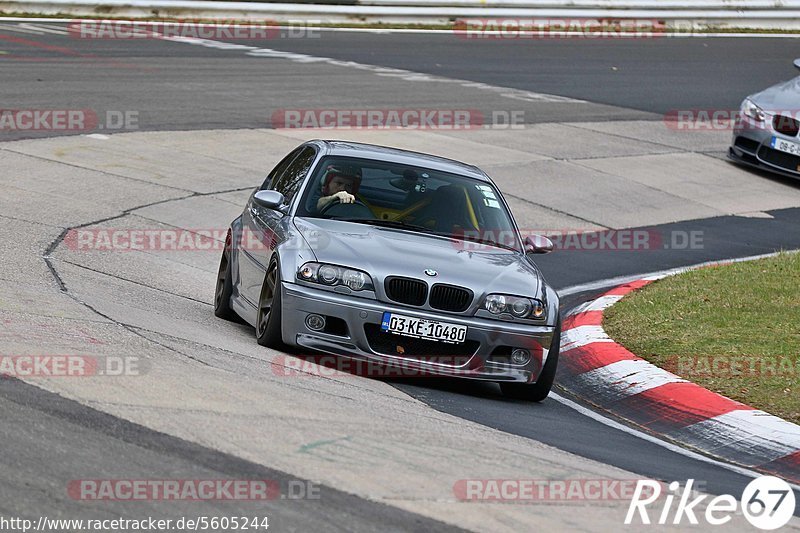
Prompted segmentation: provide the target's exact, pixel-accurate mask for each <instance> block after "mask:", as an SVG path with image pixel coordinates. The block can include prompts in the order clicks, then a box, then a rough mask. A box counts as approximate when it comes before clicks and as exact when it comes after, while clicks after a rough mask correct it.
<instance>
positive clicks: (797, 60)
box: [794, 59, 800, 69]
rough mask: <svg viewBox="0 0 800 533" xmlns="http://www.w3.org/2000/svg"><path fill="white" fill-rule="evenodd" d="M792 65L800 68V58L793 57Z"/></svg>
mask: <svg viewBox="0 0 800 533" xmlns="http://www.w3.org/2000/svg"><path fill="white" fill-rule="evenodd" d="M794 66H795V68H798V69H800V59H795V60H794Z"/></svg>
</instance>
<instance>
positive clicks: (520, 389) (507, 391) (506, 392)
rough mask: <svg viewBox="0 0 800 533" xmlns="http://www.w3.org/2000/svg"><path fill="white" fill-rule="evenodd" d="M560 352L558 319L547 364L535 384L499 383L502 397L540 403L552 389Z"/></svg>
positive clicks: (559, 323)
mask: <svg viewBox="0 0 800 533" xmlns="http://www.w3.org/2000/svg"><path fill="white" fill-rule="evenodd" d="M560 351H561V317H559V319H558V323H557V324H556V329H555V331H554V332H553V340H552V342H551V343H550V351H549V352H548V353H547V362H546V363H545V364H544V368H543V369H542V372H541V373H540V374H539V379H537V380H536V383H532V384H530V385H529V384H527V383H500V390H501V391H502V392H503V396H506V397H508V398H513V399H515V400H525V401H529V402H541V401H542V400H544V399H545V398H547V395H548V394H550V389H552V388H553V381H554V380H555V377H556V367H558V355H559V352H560Z"/></svg>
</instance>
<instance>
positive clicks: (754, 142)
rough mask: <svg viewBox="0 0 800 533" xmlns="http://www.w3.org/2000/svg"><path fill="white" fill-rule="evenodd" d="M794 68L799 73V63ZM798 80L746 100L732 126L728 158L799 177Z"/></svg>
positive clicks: (775, 86)
mask: <svg viewBox="0 0 800 533" xmlns="http://www.w3.org/2000/svg"><path fill="white" fill-rule="evenodd" d="M794 66H795V67H797V68H798V69H800V59H795V61H794ZM798 133H800V76H798V77H796V78H794V79H791V80H789V81H787V82H783V83H779V84H777V85H773V86H772V87H769V88H768V89H764V90H763V91H761V92H758V93H756V94H753V95H751V96H748V97H747V98H745V99H744V101H743V102H742V106H741V110H740V112H739V116H738V117H737V120H736V123H735V125H734V131H733V140H732V143H731V147H730V149H729V150H728V156H729V157H730V158H731V159H733V160H734V161H736V162H737V163H743V164H746V165H752V166H757V167H761V168H764V169H766V170H770V171H772V172H776V173H779V174H784V175H788V176H792V177H800V138H798Z"/></svg>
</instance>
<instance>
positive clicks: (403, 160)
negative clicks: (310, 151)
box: [309, 139, 491, 182]
mask: <svg viewBox="0 0 800 533" xmlns="http://www.w3.org/2000/svg"><path fill="white" fill-rule="evenodd" d="M309 144H317V145H318V146H320V147H321V148H323V149H324V150H325V155H339V156H346V157H360V158H363V159H374V160H377V161H386V162H390V163H399V164H402V165H409V166H423V167H426V168H429V169H431V170H439V171H442V172H450V173H453V174H459V175H462V176H468V177H470V178H474V179H478V180H481V181H486V182H490V181H491V180H490V179H489V176H487V175H486V173H485V172H484V171H482V170H481V169H479V168H478V167H476V166H474V165H468V164H466V163H462V162H461V161H456V160H454V159H447V158H446V157H439V156H435V155H431V154H425V153H422V152H412V151H410V150H401V149H399V148H391V147H389V146H380V145H377V144H366V143H358V142H351V141H337V140H321V139H315V140H313V141H309Z"/></svg>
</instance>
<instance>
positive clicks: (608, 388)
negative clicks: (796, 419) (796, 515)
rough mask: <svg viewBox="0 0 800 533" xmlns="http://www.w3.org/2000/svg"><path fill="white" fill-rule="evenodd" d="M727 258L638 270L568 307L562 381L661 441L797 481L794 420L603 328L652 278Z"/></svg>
mask: <svg viewBox="0 0 800 533" xmlns="http://www.w3.org/2000/svg"><path fill="white" fill-rule="evenodd" d="M768 255H775V254H768ZM758 257H765V256H758ZM747 259H748V260H752V259H754V258H747ZM733 262H738V261H721V262H715V263H707V264H703V265H698V266H696V267H690V268H682V269H676V270H673V271H669V272H661V273H657V274H654V275H649V276H641V277H639V278H638V279H635V280H632V281H627V282H625V283H623V284H621V285H618V286H616V287H614V288H613V289H611V290H609V291H607V292H605V293H604V294H603V295H601V296H600V297H599V298H596V299H594V300H592V301H590V302H587V303H585V304H583V305H580V306H578V307H576V308H575V309H573V310H571V311H570V312H569V313H568V315H567V316H566V317H565V319H564V325H563V331H562V334H561V335H562V336H561V350H562V351H561V354H562V356H561V365H562V368H563V369H564V370H566V373H567V375H568V376H569V377H568V379H567V381H566V382H564V381H563V380H562V381H561V382H560V385H561V386H562V387H563V388H564V389H566V390H568V391H570V392H572V393H575V394H576V395H578V396H580V397H582V398H583V399H584V400H586V401H588V402H590V403H591V404H593V405H596V406H597V407H600V408H601V409H603V410H605V411H608V412H610V413H612V414H614V415H616V416H619V417H620V418H622V419H625V420H627V421H629V422H632V423H634V424H635V425H637V426H639V427H642V428H644V429H645V430H647V431H648V432H650V433H654V434H656V435H659V436H660V437H662V438H664V439H666V440H669V441H672V442H676V443H678V444H681V445H683V446H686V447H688V448H691V449H695V450H698V451H700V452H703V453H705V454H707V455H710V456H712V457H715V458H718V459H721V460H723V461H728V462H731V463H733V464H736V465H740V466H743V467H746V468H751V469H753V470H756V471H759V472H763V473H765V474H770V475H776V476H779V477H782V478H784V479H786V480H788V481H790V482H792V483H795V484H796V483H798V482H800V426H798V425H796V424H793V423H791V422H788V421H786V420H783V419H781V418H779V417H776V416H774V415H771V414H769V413H766V412H764V411H761V410H758V409H755V408H753V407H751V406H749V405H746V404H743V403H741V402H737V401H734V400H731V399H730V398H726V397H725V396H722V395H720V394H717V393H715V392H712V391H710V390H708V389H705V388H703V387H700V386H699V385H697V384H695V383H691V382H690V381H687V380H685V379H683V378H681V377H679V376H677V375H675V374H673V373H671V372H668V371H666V370H663V369H661V368H659V367H657V366H655V365H653V364H652V363H649V362H648V361H645V360H644V359H642V358H640V357H638V356H636V355H634V354H633V353H631V352H630V351H628V350H627V349H625V348H624V347H623V346H621V345H620V344H617V343H616V342H615V341H614V340H613V339H611V338H610V337H609V336H608V335H607V334H606V333H605V331H604V330H603V327H602V321H603V313H604V311H605V310H606V309H608V308H609V307H611V306H612V305H614V304H615V303H617V302H618V301H619V300H621V299H622V298H623V297H624V296H625V295H627V294H629V293H631V292H633V291H635V290H638V289H640V288H642V287H644V286H646V285H648V284H649V283H652V282H653V281H655V280H658V279H662V278H665V277H667V276H670V275H675V274H678V273H681V272H686V271H687V270H690V269H696V268H704V267H708V266H711V265H724V264H730V263H733Z"/></svg>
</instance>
